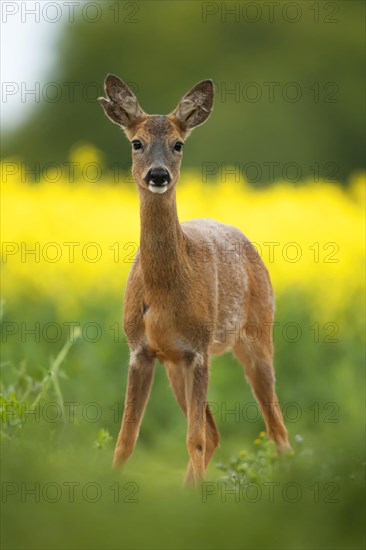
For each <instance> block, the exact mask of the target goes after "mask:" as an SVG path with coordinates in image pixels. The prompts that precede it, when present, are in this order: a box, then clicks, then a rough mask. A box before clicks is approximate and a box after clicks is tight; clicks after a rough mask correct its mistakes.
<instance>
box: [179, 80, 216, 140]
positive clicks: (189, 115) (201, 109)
mask: <svg viewBox="0 0 366 550" xmlns="http://www.w3.org/2000/svg"><path fill="white" fill-rule="evenodd" d="M213 97H214V87H213V82H212V80H202V81H201V82H198V84H196V85H195V86H194V87H193V88H192V89H191V90H189V92H188V93H186V95H185V96H184V97H182V99H181V100H180V102H179V104H178V107H177V108H176V109H175V111H173V113H172V116H173V117H174V118H175V120H176V121H177V123H178V124H179V126H180V127H181V128H182V129H183V130H184V131H185V132H187V133H189V132H190V131H191V130H192V128H195V127H196V126H200V125H201V124H203V123H204V122H205V121H206V120H207V119H208V117H209V116H210V114H211V111H212V105H213Z"/></svg>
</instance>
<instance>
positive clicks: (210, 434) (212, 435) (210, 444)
mask: <svg viewBox="0 0 366 550" xmlns="http://www.w3.org/2000/svg"><path fill="white" fill-rule="evenodd" d="M165 366H166V371H167V375H168V378H169V382H170V386H171V388H172V390H173V393H174V395H175V397H176V399H177V402H178V404H179V406H180V408H181V409H182V411H183V413H184V415H185V416H186V417H187V397H186V387H185V384H186V382H185V373H184V368H186V367H185V366H184V365H180V364H173V363H167V364H166V365H165ZM205 415H206V422H205V435H206V445H205V459H204V460H205V468H207V466H208V463H209V462H210V460H211V457H212V455H213V453H214V451H215V449H216V447H217V446H218V444H219V441H220V434H219V431H218V429H217V426H216V423H215V420H214V418H213V416H212V413H211V411H210V408H209V406H208V404H207V403H206V411H205ZM194 481H195V480H194V472H193V467H192V463H191V459H189V462H188V467H187V473H186V477H185V483H186V484H187V485H191V484H193V483H194Z"/></svg>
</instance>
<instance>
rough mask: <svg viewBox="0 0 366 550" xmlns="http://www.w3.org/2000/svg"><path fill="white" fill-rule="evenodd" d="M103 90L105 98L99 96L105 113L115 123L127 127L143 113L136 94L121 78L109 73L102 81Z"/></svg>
mask: <svg viewBox="0 0 366 550" xmlns="http://www.w3.org/2000/svg"><path fill="white" fill-rule="evenodd" d="M104 90H105V94H106V96H107V99H106V98H104V97H99V98H98V101H99V102H100V104H101V105H102V107H103V109H104V111H105V114H106V115H107V117H108V118H110V119H111V121H112V122H114V123H115V124H119V125H120V126H122V128H124V129H127V128H130V127H131V126H133V125H134V124H135V123H136V121H137V120H138V119H139V118H141V117H142V116H143V115H144V111H143V110H142V109H141V107H140V105H139V102H138V101H137V99H136V96H135V95H134V94H133V93H132V92H131V90H130V88H129V87H128V86H127V84H125V83H124V82H123V81H122V80H120V79H119V78H118V77H117V76H115V75H113V74H109V75H108V76H107V78H106V79H105V82H104Z"/></svg>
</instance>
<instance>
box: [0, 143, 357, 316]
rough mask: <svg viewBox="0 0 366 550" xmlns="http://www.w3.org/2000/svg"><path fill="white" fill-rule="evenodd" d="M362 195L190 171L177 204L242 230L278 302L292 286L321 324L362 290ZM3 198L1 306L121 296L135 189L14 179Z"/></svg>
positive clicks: (133, 240)
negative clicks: (39, 298)
mask: <svg viewBox="0 0 366 550" xmlns="http://www.w3.org/2000/svg"><path fill="white" fill-rule="evenodd" d="M89 156H90V155H89ZM80 157H82V154H81V153H80ZM84 157H85V153H84ZM88 159H89V157H88V155H86V158H82V159H81V160H82V161H83V162H86V161H88ZM79 162H80V158H79ZM3 181H4V179H3ZM364 194H365V183H364V177H363V175H357V176H355V177H354V178H353V179H352V181H351V182H350V185H349V188H348V190H347V191H344V190H342V189H341V188H340V187H338V186H336V185H330V184H325V183H317V184H315V183H313V182H308V183H306V182H304V184H303V185H301V186H293V185H290V184H288V183H282V182H278V183H277V184H275V185H273V186H272V187H271V188H270V189H265V190H255V189H254V188H253V187H249V186H248V185H247V184H245V183H244V182H240V183H237V182H235V181H227V182H225V183H223V182H219V181H217V183H216V184H214V185H212V184H204V183H202V182H201V180H200V174H194V173H187V172H186V173H183V175H182V176H181V180H180V182H179V183H178V190H177V201H178V209H179V216H180V219H181V221H183V220H187V219H190V218H194V217H210V218H214V219H216V220H219V221H222V222H224V223H230V224H232V225H235V226H237V227H239V228H240V229H241V230H242V231H243V232H244V233H246V234H247V235H248V237H249V238H250V239H251V240H252V241H253V242H255V244H256V246H257V249H258V251H259V252H260V254H261V256H262V258H263V260H264V261H265V263H266V265H267V267H268V268H269V271H270V274H271V277H272V281H273V285H274V288H275V292H276V294H277V295H281V294H282V293H284V292H285V291H286V290H287V289H289V288H292V287H294V286H295V287H297V288H299V289H301V290H305V291H308V292H309V294H310V295H311V296H312V297H313V300H314V305H317V306H318V307H320V312H319V313H320V316H321V311H324V312H325V313H326V315H325V316H327V315H329V313H336V312H337V311H338V310H340V309H342V306H343V304H344V303H345V302H347V301H348V299H349V298H350V297H351V296H353V295H354V294H355V293H358V292H359V291H360V290H362V287H363V274H364V267H363V266H364V238H363V234H364V231H363V223H364V222H363V208H364ZM2 198H3V200H2V268H3V296H4V298H5V300H6V301H11V300H12V297H14V296H15V295H16V294H17V293H18V292H19V290H20V289H24V288H27V287H29V288H30V289H37V290H38V292H40V293H41V295H44V297H45V299H51V300H52V301H54V302H56V303H57V307H58V309H59V311H60V312H63V313H70V312H73V313H74V312H75V307H77V306H76V304H77V303H78V302H80V300H82V299H83V298H85V297H86V296H90V295H93V293H96V294H98V293H100V292H101V293H105V292H108V293H113V294H115V295H116V296H122V292H123V289H124V286H125V283H126V277H127V274H128V271H129V269H130V266H131V262H132V260H133V257H134V254H135V252H136V250H137V246H138V242H139V231H140V222H139V204H138V195H137V191H136V189H135V187H134V184H132V183H120V184H116V183H114V182H113V179H112V176H111V175H106V176H105V177H104V178H103V179H102V180H101V181H98V183H95V184H91V183H85V182H84V181H82V180H81V179H77V180H76V181H75V182H74V183H69V182H68V181H66V180H65V181H58V182H57V183H50V182H40V183H38V184H29V183H22V181H21V178H20V176H19V175H14V176H13V177H7V178H6V182H5V183H3V189H2Z"/></svg>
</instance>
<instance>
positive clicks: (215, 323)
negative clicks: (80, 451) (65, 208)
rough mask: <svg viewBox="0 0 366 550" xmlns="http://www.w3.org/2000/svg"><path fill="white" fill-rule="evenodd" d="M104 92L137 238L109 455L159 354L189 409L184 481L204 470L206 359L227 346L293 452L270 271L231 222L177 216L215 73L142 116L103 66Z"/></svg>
mask: <svg viewBox="0 0 366 550" xmlns="http://www.w3.org/2000/svg"><path fill="white" fill-rule="evenodd" d="M105 93H106V96H107V99H106V98H103V97H102V98H99V101H100V103H101V105H102V106H103V108H104V111H105V113H106V114H107V116H108V117H109V118H110V119H111V120H112V122H114V123H116V124H118V125H119V126H121V127H122V129H123V130H124V132H125V134H126V135H127V137H128V139H129V140H130V142H131V144H132V174H133V177H134V179H135V181H136V184H137V188H138V193H139V199H140V217H141V238H140V241H141V242H140V248H139V251H138V253H137V255H136V259H135V262H134V264H133V267H132V269H131V271H130V274H129V278H128V283H127V287H126V293H125V304H124V328H125V332H126V335H127V339H128V343H129V348H130V364H129V370H128V381H127V391H126V398H125V410H124V415H123V420H122V425H121V431H120V433H119V436H118V440H117V445H116V449H115V454H114V465H115V466H117V465H120V464H123V463H124V462H125V461H126V460H127V459H128V457H129V456H130V455H131V454H132V452H133V449H134V446H135V443H136V439H137V436H138V432H139V428H140V424H141V420H142V417H143V413H144V409H145V406H146V403H147V400H148V397H149V393H150V387H151V383H152V380H153V373H154V365H155V360H156V359H157V358H158V359H159V360H160V361H161V362H162V363H163V364H164V366H165V367H166V371H167V375H168V377H169V381H170V384H171V387H172V390H173V392H174V394H175V396H176V398H177V401H178V403H179V405H180V407H181V408H182V410H183V412H184V414H185V415H186V417H187V423H188V429H187V440H186V442H187V449H188V454H189V464H188V470H187V474H186V483H193V484H197V483H198V482H199V481H200V480H202V479H203V478H204V474H205V470H206V468H207V465H208V462H209V460H210V458H211V456H212V454H213V452H214V450H215V448H216V447H217V446H218V443H219V433H218V430H217V427H216V424H215V421H214V418H213V416H212V413H211V411H210V408H209V406H208V404H207V389H208V379H209V359H210V356H211V355H213V354H218V353H222V352H224V351H226V350H229V349H231V350H232V351H233V352H234V354H235V355H236V357H237V358H238V359H239V361H240V362H241V363H242V364H243V366H244V367H245V373H246V377H247V379H248V380H249V383H250V384H251V387H252V390H253V393H254V395H255V397H256V399H257V401H258V403H259V405H260V408H261V410H262V414H263V416H264V420H265V423H266V429H267V433H268V436H269V437H270V438H271V439H273V440H274V442H275V443H276V445H277V447H278V450H279V451H280V452H281V451H285V450H290V449H291V447H290V445H289V442H288V437H287V430H286V428H285V425H284V422H283V417H282V414H281V410H280V408H279V405H278V401H277V396H276V393H275V377H274V370H273V349H272V338H271V332H272V324H273V311H274V300H273V291H272V287H271V283H270V280H269V276H268V272H267V269H266V268H265V266H264V264H263V262H262V260H261V259H260V258H259V256H258V254H257V253H256V250H255V248H254V246H253V245H252V244H251V243H250V241H249V240H248V239H247V238H246V237H245V236H244V235H243V233H241V231H239V230H238V229H236V228H235V227H232V226H230V225H225V224H223V223H219V222H216V221H213V220H210V219H197V220H191V221H188V222H184V223H182V224H180V223H179V220H178V214H177V206H176V185H177V181H178V178H179V171H180V164H181V161H182V150H183V143H184V141H185V140H186V138H187V136H188V135H189V133H190V132H191V130H192V129H193V128H194V127H195V126H199V125H201V124H203V123H204V122H205V121H206V120H207V118H208V117H209V115H210V113H211V110H212V105H213V95H214V94H213V83H212V81H211V80H204V81H202V82H199V83H198V84H196V86H194V87H193V88H192V89H191V90H190V91H189V92H188V93H187V94H186V95H185V96H184V97H183V98H182V99H181V101H180V102H179V104H178V106H177V108H176V109H175V110H174V111H173V112H172V113H170V114H169V115H148V114H146V113H145V112H144V111H143V110H142V109H141V107H140V105H139V103H138V101H137V99H136V97H135V95H134V94H133V93H132V91H131V90H130V89H129V88H128V86H127V85H126V84H125V83H124V82H122V81H121V80H120V79H119V78H117V77H116V76H114V75H108V76H107V78H106V81H105ZM223 249H224V251H225V250H227V252H226V253H225V252H223ZM243 251H244V252H245V253H244V254H243V253H240V252H243ZM253 327H254V328H253ZM250 331H251V332H252V334H249V332H250ZM243 333H245V337H243Z"/></svg>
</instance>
